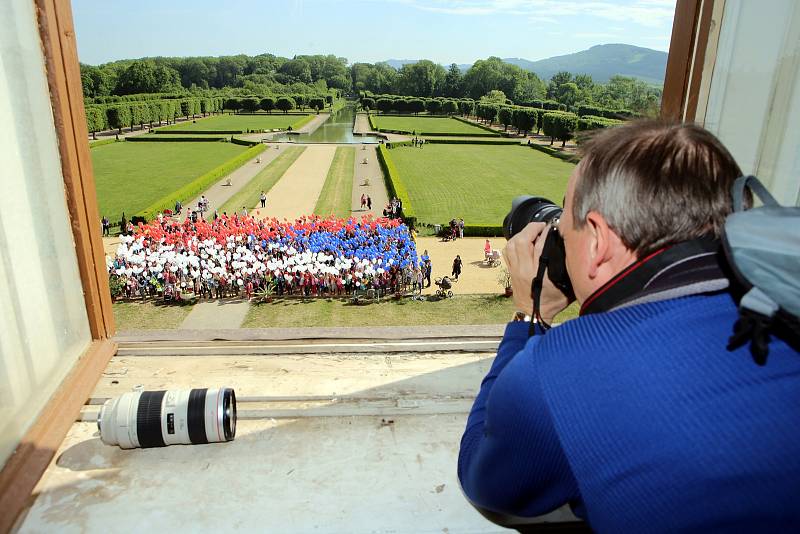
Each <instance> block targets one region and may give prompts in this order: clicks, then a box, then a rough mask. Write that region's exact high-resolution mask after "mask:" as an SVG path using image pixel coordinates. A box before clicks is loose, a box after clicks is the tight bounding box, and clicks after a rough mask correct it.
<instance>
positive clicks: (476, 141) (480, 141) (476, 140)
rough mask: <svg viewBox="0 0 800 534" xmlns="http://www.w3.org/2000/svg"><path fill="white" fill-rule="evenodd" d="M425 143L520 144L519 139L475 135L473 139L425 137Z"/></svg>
mask: <svg viewBox="0 0 800 534" xmlns="http://www.w3.org/2000/svg"><path fill="white" fill-rule="evenodd" d="M425 143H432V144H440V145H519V144H521V143H520V140H519V139H501V140H499V141H491V140H489V139H482V138H480V137H474V138H472V139H437V138H435V137H433V138H431V139H425Z"/></svg>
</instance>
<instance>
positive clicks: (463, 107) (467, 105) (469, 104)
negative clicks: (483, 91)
mask: <svg viewBox="0 0 800 534" xmlns="http://www.w3.org/2000/svg"><path fill="white" fill-rule="evenodd" d="M458 111H460V112H461V114H462V115H472V114H473V113H474V112H475V102H474V101H472V100H461V101H459V102H458Z"/></svg>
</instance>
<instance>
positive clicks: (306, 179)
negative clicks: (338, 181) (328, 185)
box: [251, 144, 336, 220]
mask: <svg viewBox="0 0 800 534" xmlns="http://www.w3.org/2000/svg"><path fill="white" fill-rule="evenodd" d="M287 146H298V145H294V144H289V145H287ZM335 153H336V145H306V149H305V151H303V153H302V154H301V155H300V157H299V158H297V160H296V161H295V162H294V163H293V164H292V166H291V167H289V168H288V169H287V170H286V172H285V173H284V174H283V177H282V178H281V179H280V180H278V183H276V184H275V185H274V186H272V189H271V190H270V192H269V194H268V195H267V207H266V208H261V206H260V205H259V206H257V207H254V208H253V210H252V211H251V214H252V215H253V216H255V217H260V218H265V217H277V218H278V219H283V218H286V219H289V220H294V219H296V218H298V217H301V216H303V215H310V214H312V213H314V207H315V206H316V205H317V199H319V194H320V192H321V191H322V186H323V185H325V178H326V177H327V176H328V169H329V168H330V166H331V162H332V161H333V156H334V154H335Z"/></svg>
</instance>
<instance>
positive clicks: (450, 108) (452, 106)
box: [442, 100, 458, 115]
mask: <svg viewBox="0 0 800 534" xmlns="http://www.w3.org/2000/svg"><path fill="white" fill-rule="evenodd" d="M442 112H443V113H447V114H448V115H452V114H453V113H458V104H457V103H456V102H455V100H445V101H444V102H443V103H442Z"/></svg>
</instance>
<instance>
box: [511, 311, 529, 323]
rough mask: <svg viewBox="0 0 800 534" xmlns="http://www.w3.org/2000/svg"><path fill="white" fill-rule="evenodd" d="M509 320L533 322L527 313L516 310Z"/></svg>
mask: <svg viewBox="0 0 800 534" xmlns="http://www.w3.org/2000/svg"><path fill="white" fill-rule="evenodd" d="M511 321H512V322H514V323H530V322H533V318H532V317H531V316H530V315H528V314H527V313H525V312H522V311H519V310H517V311H515V312H514V316H513V317H512V318H511Z"/></svg>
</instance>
